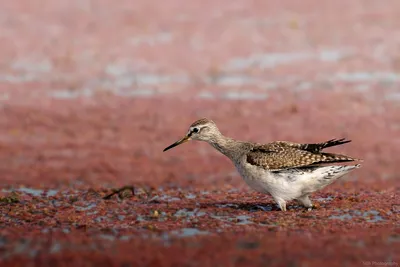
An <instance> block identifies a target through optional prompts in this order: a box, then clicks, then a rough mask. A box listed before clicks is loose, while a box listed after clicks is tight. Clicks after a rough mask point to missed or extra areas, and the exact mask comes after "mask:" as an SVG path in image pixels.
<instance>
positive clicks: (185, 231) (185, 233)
mask: <svg viewBox="0 0 400 267" xmlns="http://www.w3.org/2000/svg"><path fill="white" fill-rule="evenodd" d="M209 234H210V232H208V231H201V230H199V229H197V228H182V229H179V230H173V231H171V232H169V235H173V236H177V237H191V236H199V235H209ZM167 235H168V233H167Z"/></svg>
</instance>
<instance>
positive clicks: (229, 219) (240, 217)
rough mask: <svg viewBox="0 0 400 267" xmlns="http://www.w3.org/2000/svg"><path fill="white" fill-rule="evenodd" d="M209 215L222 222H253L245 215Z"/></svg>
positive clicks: (244, 223)
mask: <svg viewBox="0 0 400 267" xmlns="http://www.w3.org/2000/svg"><path fill="white" fill-rule="evenodd" d="M210 217H211V218H213V219H217V220H219V221H223V222H231V223H235V224H237V225H249V224H253V223H254V222H253V221H251V220H249V219H250V218H251V217H250V216H247V215H237V216H229V215H211V216H210Z"/></svg>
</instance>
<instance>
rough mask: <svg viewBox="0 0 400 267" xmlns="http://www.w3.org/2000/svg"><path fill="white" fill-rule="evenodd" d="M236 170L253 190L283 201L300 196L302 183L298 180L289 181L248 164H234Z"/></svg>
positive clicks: (283, 176) (285, 177) (281, 175)
mask: <svg viewBox="0 0 400 267" xmlns="http://www.w3.org/2000/svg"><path fill="white" fill-rule="evenodd" d="M235 166H236V169H237V170H238V172H239V173H240V175H241V176H242V178H243V180H244V181H245V182H246V184H247V185H248V186H250V187H251V188H252V189H253V190H255V191H257V192H260V193H264V194H266V193H267V194H271V195H272V196H273V197H274V196H279V197H280V198H283V199H285V200H291V199H294V198H298V197H300V196H301V195H302V183H301V182H300V179H297V178H296V181H291V180H290V179H288V177H287V176H286V175H284V174H282V173H274V172H269V171H266V170H263V169H260V168H257V167H255V166H252V165H250V164H247V163H246V164H245V165H240V164H237V165H236V164H235Z"/></svg>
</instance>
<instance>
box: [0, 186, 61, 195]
mask: <svg viewBox="0 0 400 267" xmlns="http://www.w3.org/2000/svg"><path fill="white" fill-rule="evenodd" d="M1 191H2V192H5V193H11V192H13V191H14V192H21V193H25V194H29V195H32V196H35V197H41V196H44V197H51V196H55V195H57V193H58V192H59V190H55V189H47V190H43V189H34V188H29V187H20V188H17V189H14V190H12V189H11V190H8V189H2V190H1Z"/></svg>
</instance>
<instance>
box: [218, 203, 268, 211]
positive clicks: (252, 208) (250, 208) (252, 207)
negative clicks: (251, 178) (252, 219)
mask: <svg viewBox="0 0 400 267" xmlns="http://www.w3.org/2000/svg"><path fill="white" fill-rule="evenodd" d="M216 206H217V207H218V208H231V209H242V210H247V211H250V212H255V211H259V210H262V211H272V206H271V205H269V206H263V205H253V204H232V203H228V204H217V205H216Z"/></svg>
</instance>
